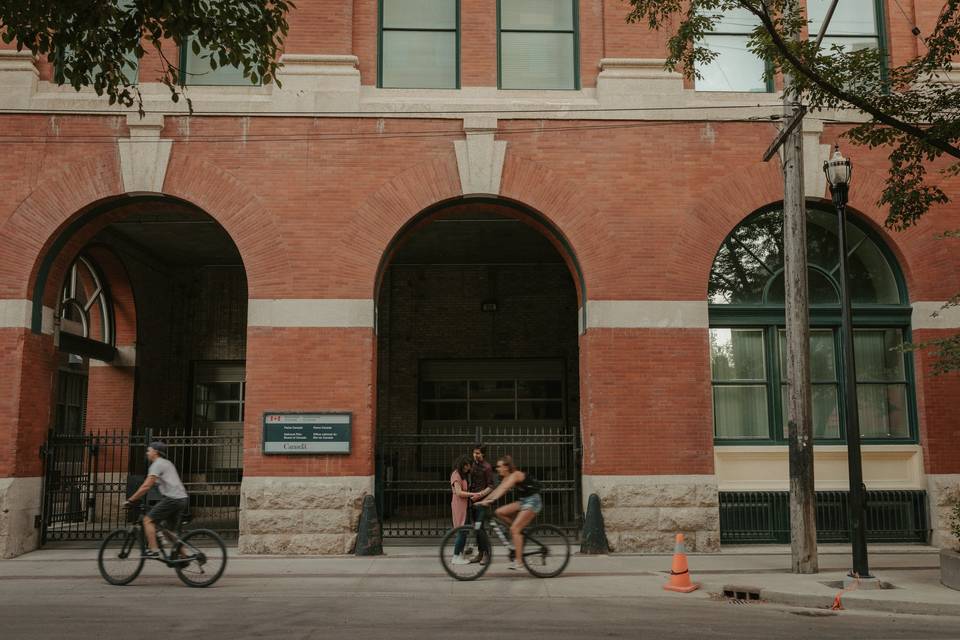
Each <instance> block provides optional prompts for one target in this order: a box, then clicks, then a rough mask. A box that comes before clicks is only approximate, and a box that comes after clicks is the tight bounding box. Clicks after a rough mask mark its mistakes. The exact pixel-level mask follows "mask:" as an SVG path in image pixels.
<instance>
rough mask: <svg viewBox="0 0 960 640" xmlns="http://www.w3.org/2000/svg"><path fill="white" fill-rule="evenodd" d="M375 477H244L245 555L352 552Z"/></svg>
mask: <svg viewBox="0 0 960 640" xmlns="http://www.w3.org/2000/svg"><path fill="white" fill-rule="evenodd" d="M368 493H371V494H372V493H373V477H372V476H356V477H351V476H343V477H333V478H302V477H296V478H285V477H272V478H258V477H245V478H244V479H243V483H242V485H241V487H240V540H239V546H240V552H241V553H250V554H264V555H273V554H276V555H337V554H345V553H350V552H352V551H353V546H354V544H355V542H356V539H357V523H358V522H359V519H360V511H361V508H362V506H363V496H364V495H366V494H368Z"/></svg>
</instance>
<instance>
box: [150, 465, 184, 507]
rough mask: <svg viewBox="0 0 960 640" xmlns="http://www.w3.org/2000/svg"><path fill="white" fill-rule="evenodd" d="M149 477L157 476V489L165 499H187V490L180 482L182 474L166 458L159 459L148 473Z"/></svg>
mask: <svg viewBox="0 0 960 640" xmlns="http://www.w3.org/2000/svg"><path fill="white" fill-rule="evenodd" d="M147 475H148V476H157V489H159V490H160V495H162V496H164V497H165V498H174V499H178V498H186V497H187V490H186V489H185V488H184V486H183V483H182V482H181V481H180V474H178V473H177V468H176V467H175V466H173V463H172V462H170V461H169V460H167V459H166V458H157V459H156V460H154V461H153V464H151V465H150V470H149V471H147Z"/></svg>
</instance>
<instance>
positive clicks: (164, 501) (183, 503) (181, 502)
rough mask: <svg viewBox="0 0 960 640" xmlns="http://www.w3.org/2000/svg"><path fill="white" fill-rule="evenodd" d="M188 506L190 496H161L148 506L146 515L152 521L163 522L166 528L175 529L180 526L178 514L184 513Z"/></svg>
mask: <svg viewBox="0 0 960 640" xmlns="http://www.w3.org/2000/svg"><path fill="white" fill-rule="evenodd" d="M189 506H190V498H167V497H163V498H161V499H160V502H158V503H156V504H155V505H153V507H151V508H150V512H149V513H147V516H149V518H150V519H151V520H153V521H154V522H164V523H165V524H166V526H167V528H168V529H177V528H179V527H180V516H181V515H182V514H183V513H186V511H187V509H188V508H189Z"/></svg>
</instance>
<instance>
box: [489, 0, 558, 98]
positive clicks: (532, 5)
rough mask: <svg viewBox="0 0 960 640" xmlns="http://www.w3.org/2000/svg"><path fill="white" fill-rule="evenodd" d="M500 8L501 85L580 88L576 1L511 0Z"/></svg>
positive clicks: (504, 2)
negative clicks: (577, 66) (578, 81)
mask: <svg viewBox="0 0 960 640" xmlns="http://www.w3.org/2000/svg"><path fill="white" fill-rule="evenodd" d="M499 7H500V87H501V88H502V89H576V88H577V79H576V65H577V60H576V46H575V45H576V19H575V13H574V4H573V0H507V1H502V0H501V2H500V4H499Z"/></svg>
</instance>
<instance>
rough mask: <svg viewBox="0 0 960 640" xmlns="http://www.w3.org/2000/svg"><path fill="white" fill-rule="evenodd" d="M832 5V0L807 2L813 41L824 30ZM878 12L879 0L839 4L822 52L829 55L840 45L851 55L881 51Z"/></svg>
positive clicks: (847, 1) (825, 36)
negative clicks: (874, 50) (871, 50)
mask: <svg viewBox="0 0 960 640" xmlns="http://www.w3.org/2000/svg"><path fill="white" fill-rule="evenodd" d="M830 2H831V0H807V17H808V19H809V27H808V28H809V32H810V39H811V40H815V39H816V38H817V36H818V35H819V33H820V30H821V29H822V28H823V20H824V18H825V17H826V14H827V10H828V8H829V7H830ZM876 10H877V6H876V0H843V2H838V3H837V8H836V9H835V10H834V12H833V17H832V18H831V19H830V24H829V25H828V26H827V32H826V33H825V34H824V36H823V40H822V41H821V44H820V47H821V49H822V50H823V51H824V52H825V53H828V52H829V51H830V50H831V48H832V47H833V46H834V45H839V46H840V47H842V48H843V50H844V51H847V52H849V51H857V50H860V49H877V48H879V47H880V39H879V37H878V34H877V13H876Z"/></svg>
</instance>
